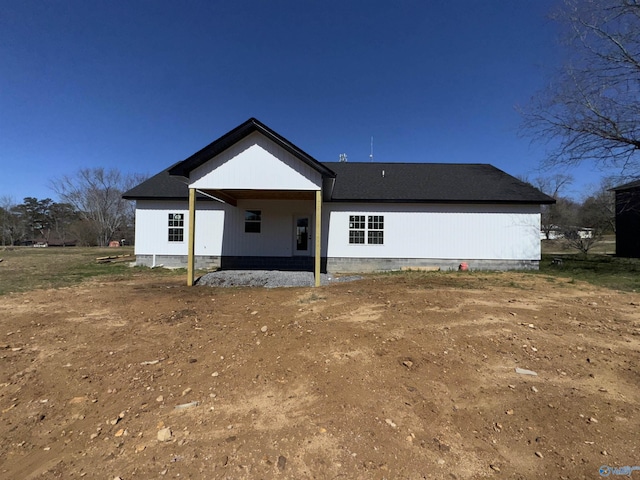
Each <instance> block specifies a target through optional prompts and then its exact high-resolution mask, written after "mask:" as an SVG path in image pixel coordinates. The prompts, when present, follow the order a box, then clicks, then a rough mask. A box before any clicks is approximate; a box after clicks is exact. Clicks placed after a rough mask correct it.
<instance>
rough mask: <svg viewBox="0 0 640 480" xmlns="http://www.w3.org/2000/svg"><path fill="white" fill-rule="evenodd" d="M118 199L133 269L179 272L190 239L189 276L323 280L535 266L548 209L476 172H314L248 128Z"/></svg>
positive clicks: (288, 148)
mask: <svg viewBox="0 0 640 480" xmlns="http://www.w3.org/2000/svg"><path fill="white" fill-rule="evenodd" d="M190 193H191V195H192V197H191V198H192V200H191V202H190V200H189V198H190ZM125 198H128V199H131V200H135V201H136V258H137V262H138V263H139V264H142V265H148V266H152V265H159V264H162V265H164V266H182V267H184V266H187V265H188V259H189V233H191V235H192V236H193V244H192V248H193V261H194V262H195V266H196V267H197V268H217V267H222V268H247V269H249V268H250V269H294V270H314V268H318V267H317V266H318V265H319V268H320V269H321V270H323V271H329V272H352V271H359V272H364V271H374V270H393V269H399V268H401V267H403V266H438V267H440V268H457V266H458V265H459V264H460V263H461V262H466V263H468V264H469V266H470V267H471V268H474V269H515V268H517V269H521V268H537V266H538V262H539V260H540V239H539V231H540V206H541V205H542V204H548V203H552V202H553V199H551V198H550V197H548V196H546V195H544V194H542V193H541V192H539V191H538V190H536V189H535V188H533V187H531V186H530V185H528V184H525V183H523V182H521V181H519V180H517V179H516V178H514V177H512V176H510V175H507V174H506V173H504V172H502V171H501V170H498V169H496V168H495V167H493V166H491V165H487V164H442V163H373V162H371V163H351V162H343V163H326V162H325V163H322V162H318V161H317V160H315V159H314V158H313V157H311V156H310V155H308V154H307V153H305V152H304V151H303V150H301V149H300V148H298V147H297V146H295V145H293V144H292V143H291V142H289V141H288V140H286V139H285V138H284V137H282V136H280V135H279V134H277V133H275V132H274V131H273V130H270V129H269V128H268V127H266V126H265V125H264V124H262V123H260V122H259V121H258V120H256V119H249V120H248V121H247V122H245V123H244V124H242V125H240V126H239V127H237V128H236V129H234V130H232V131H231V132H229V133H227V134H225V135H223V136H222V137H220V138H219V139H218V140H216V141H214V142H213V143H211V144H210V145H208V146H207V147H205V148H203V149H202V150H200V151H199V152H197V153H195V154H194V155H192V156H190V157H189V158H187V159H185V160H183V161H182V162H178V163H177V164H175V165H173V166H172V167H170V168H168V169H166V170H164V171H162V172H160V173H159V174H157V175H155V176H154V177H152V178H150V179H149V180H147V181H146V182H143V183H142V184H140V185H138V186H137V187H135V188H133V189H132V190H130V191H129V192H127V193H126V194H125ZM190 209H192V214H190Z"/></svg>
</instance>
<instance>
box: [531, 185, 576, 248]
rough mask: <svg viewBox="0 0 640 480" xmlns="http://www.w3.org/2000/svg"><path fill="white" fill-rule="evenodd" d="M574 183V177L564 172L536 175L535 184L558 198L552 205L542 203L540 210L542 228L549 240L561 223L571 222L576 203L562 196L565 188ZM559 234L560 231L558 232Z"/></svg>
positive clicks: (539, 188)
mask: <svg viewBox="0 0 640 480" xmlns="http://www.w3.org/2000/svg"><path fill="white" fill-rule="evenodd" d="M572 183H573V177H572V176H571V175H566V174H562V173H557V174H555V175H551V176H546V177H536V179H535V180H534V183H533V186H535V187H536V188H537V189H538V190H540V191H542V192H544V193H546V194H547V195H549V196H550V197H552V198H554V199H555V200H556V203H554V204H552V205H542V209H541V212H540V229H541V230H542V232H543V233H544V235H545V238H546V239H547V240H550V239H551V236H552V233H553V232H554V231H555V230H558V229H559V228H560V226H561V225H566V224H567V223H571V222H572V219H573V212H574V210H575V203H574V202H573V201H571V200H568V199H566V198H563V197H562V193H563V192H564V191H565V189H566V188H567V187H568V186H569V185H571V184H572ZM556 233H558V234H559V232H556Z"/></svg>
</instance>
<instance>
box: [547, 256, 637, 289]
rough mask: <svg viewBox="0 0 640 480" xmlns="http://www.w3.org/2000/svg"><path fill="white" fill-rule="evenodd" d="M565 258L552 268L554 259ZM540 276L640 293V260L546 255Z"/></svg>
mask: <svg viewBox="0 0 640 480" xmlns="http://www.w3.org/2000/svg"><path fill="white" fill-rule="evenodd" d="M555 257H558V258H562V265H553V264H552V260H553V258H555ZM540 273H543V274H546V275H551V276H553V277H559V278H565V279H569V281H570V282H571V283H575V282H576V281H584V282H588V283H591V284H593V285H598V286H601V287H606V288H611V289H615V290H624V291H633V292H636V291H640V260H639V259H634V258H617V257H613V256H611V255H599V254H589V255H582V254H569V255H551V254H545V255H543V256H542V260H541V261H540Z"/></svg>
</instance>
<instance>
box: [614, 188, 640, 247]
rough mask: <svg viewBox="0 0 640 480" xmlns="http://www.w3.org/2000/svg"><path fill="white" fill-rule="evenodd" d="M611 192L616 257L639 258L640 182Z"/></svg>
mask: <svg viewBox="0 0 640 480" xmlns="http://www.w3.org/2000/svg"><path fill="white" fill-rule="evenodd" d="M611 190H613V191H614V192H615V195H616V256H618V257H627V258H640V180H635V181H633V182H629V183H625V184H624V185H618V186H617V187H614V188H612V189H611Z"/></svg>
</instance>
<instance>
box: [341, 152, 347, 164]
mask: <svg viewBox="0 0 640 480" xmlns="http://www.w3.org/2000/svg"><path fill="white" fill-rule="evenodd" d="M340 162H342V163H346V162H347V154H346V153H341V154H340Z"/></svg>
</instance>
